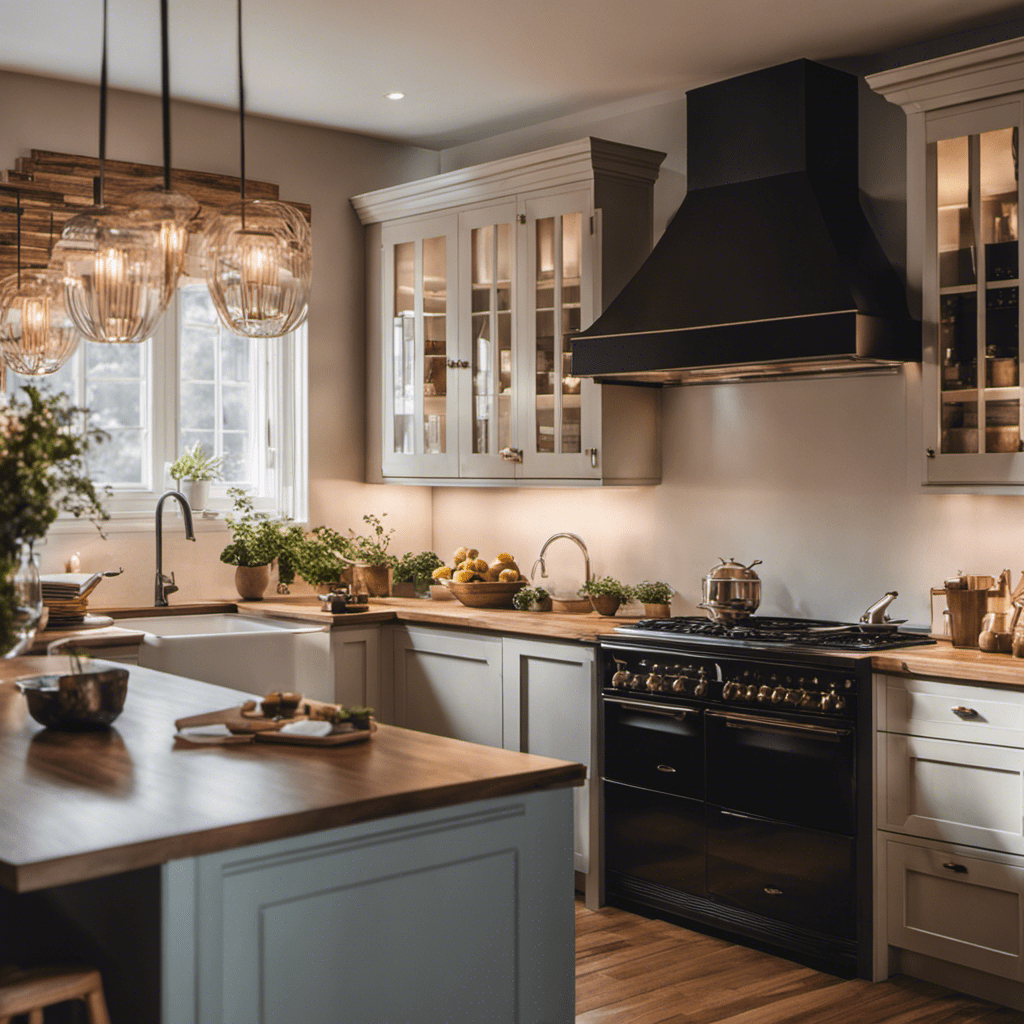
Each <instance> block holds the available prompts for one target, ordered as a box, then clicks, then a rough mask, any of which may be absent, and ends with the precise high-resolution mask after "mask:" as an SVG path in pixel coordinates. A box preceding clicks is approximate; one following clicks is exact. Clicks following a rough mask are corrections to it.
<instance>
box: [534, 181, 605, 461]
mask: <svg viewBox="0 0 1024 1024" xmlns="http://www.w3.org/2000/svg"><path fill="white" fill-rule="evenodd" d="M591 212H592V207H591V200H590V194H589V193H588V192H575V193H569V194H566V195H561V196H554V197H551V198H545V199H536V200H530V201H528V202H527V203H526V204H525V227H524V229H522V230H525V234H526V241H525V244H524V248H525V250H526V252H525V257H526V270H525V275H524V281H526V282H527V284H526V291H527V294H526V296H525V305H526V314H525V316H524V325H523V326H524V330H523V331H522V352H523V355H524V356H525V359H524V364H525V365H524V371H525V377H526V379H525V381H524V387H523V394H522V396H521V400H520V418H521V422H522V424H523V425H524V428H525V429H524V433H525V435H526V436H525V437H524V438H523V440H524V442H525V443H524V445H523V448H524V455H523V460H524V468H523V471H522V475H523V476H527V477H547V478H557V477H562V476H565V477H570V476H572V477H579V476H584V477H585V476H593V477H595V478H597V477H599V476H600V461H599V457H600V452H599V450H598V446H597V436H596V435H597V426H596V425H597V421H598V419H597V418H598V417H599V414H600V409H599V405H598V403H599V401H600V396H599V391H598V385H596V384H594V382H593V381H590V380H582V379H581V378H579V377H574V376H573V375H572V373H571V362H572V341H571V336H572V335H573V334H575V333H577V332H579V331H580V330H582V328H584V327H586V326H588V325H589V324H590V322H591V321H592V320H593V318H594V315H595V314H596V310H595V309H594V294H593V275H592V272H591V261H592V235H591V232H590V224H591Z"/></svg>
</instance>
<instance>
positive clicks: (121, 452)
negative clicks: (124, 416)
mask: <svg viewBox="0 0 1024 1024" xmlns="http://www.w3.org/2000/svg"><path fill="white" fill-rule="evenodd" d="M143 436H144V432H143V431H142V430H115V431H113V432H112V433H111V435H110V437H109V438H108V439H107V440H105V441H104V442H103V444H101V445H97V446H96V447H95V448H93V449H91V450H90V452H89V468H90V470H91V471H92V475H93V479H94V480H95V481H96V482H97V483H103V484H138V483H140V482H141V480H142V442H143Z"/></svg>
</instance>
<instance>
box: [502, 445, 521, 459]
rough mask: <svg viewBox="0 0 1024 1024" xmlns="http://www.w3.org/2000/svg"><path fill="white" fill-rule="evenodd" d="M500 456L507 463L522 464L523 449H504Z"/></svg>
mask: <svg viewBox="0 0 1024 1024" xmlns="http://www.w3.org/2000/svg"><path fill="white" fill-rule="evenodd" d="M498 454H499V455H500V456H501V457H502V458H503V459H504V460H505V461H506V462H522V461H523V449H522V448H502V449H501V451H500V452H498Z"/></svg>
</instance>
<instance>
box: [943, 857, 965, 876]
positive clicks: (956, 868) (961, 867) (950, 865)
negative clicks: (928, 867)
mask: <svg viewBox="0 0 1024 1024" xmlns="http://www.w3.org/2000/svg"><path fill="white" fill-rule="evenodd" d="M942 866H943V867H944V868H945V869H946V870H947V871H952V872H953V874H954V875H966V874H967V865H966V864H957V863H956V862H955V861H951V860H947V861H946V863H945V864H943V865H942Z"/></svg>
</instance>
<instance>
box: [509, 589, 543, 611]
mask: <svg viewBox="0 0 1024 1024" xmlns="http://www.w3.org/2000/svg"><path fill="white" fill-rule="evenodd" d="M512 607H513V608H516V609H518V610H519V611H521V612H549V611H551V596H550V594H548V592H547V591H546V590H545V589H544V588H543V587H523V589H522V590H517V591H516V592H515V593H514V594H513V595H512Z"/></svg>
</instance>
